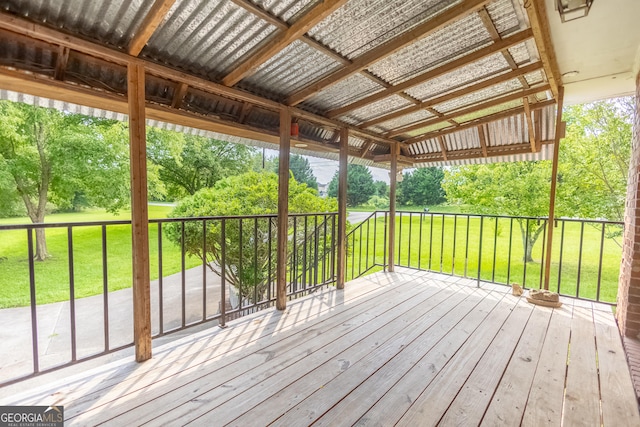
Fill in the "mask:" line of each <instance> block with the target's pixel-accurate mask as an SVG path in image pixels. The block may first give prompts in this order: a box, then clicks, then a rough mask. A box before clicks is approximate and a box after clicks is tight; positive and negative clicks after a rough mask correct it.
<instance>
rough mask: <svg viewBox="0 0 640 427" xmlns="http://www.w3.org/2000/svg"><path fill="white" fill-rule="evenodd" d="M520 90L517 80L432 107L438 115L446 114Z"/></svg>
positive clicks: (520, 85) (520, 84) (520, 86)
mask: <svg viewBox="0 0 640 427" xmlns="http://www.w3.org/2000/svg"><path fill="white" fill-rule="evenodd" d="M521 89H522V83H520V80H518V79H512V80H508V81H506V82H503V83H499V84H497V85H495V86H492V87H489V88H486V89H482V90H479V91H476V92H472V93H470V94H468V95H464V96H461V97H459V98H454V99H452V100H451V101H446V102H443V103H441V104H437V105H434V106H433V108H434V109H435V110H437V111H439V112H440V113H448V112H450V111H454V110H457V109H459V108H463V107H468V106H470V105H473V104H477V103H480V102H482V101H484V100H486V99H488V98H491V97H492V96H493V97H495V96H498V95H505V94H508V93H511V92H514V91H517V90H521Z"/></svg>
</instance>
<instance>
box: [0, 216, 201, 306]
mask: <svg viewBox="0 0 640 427" xmlns="http://www.w3.org/2000/svg"><path fill="white" fill-rule="evenodd" d="M171 209H172V207H170V206H149V217H150V218H166V216H167V214H168V213H169V212H170V211H171ZM130 215H131V213H130V212H128V211H122V212H121V213H120V215H118V216H114V215H112V214H109V213H108V212H105V211H104V210H89V211H86V212H81V213H64V214H53V215H49V216H47V218H46V222H48V223H59V222H90V221H104V220H128V219H130ZM24 223H28V219H27V218H10V219H1V220H0V224H24ZM106 229H107V266H108V269H107V270H108V277H107V278H108V282H107V285H108V289H109V291H114V290H118V289H123V288H127V287H130V286H131V268H132V267H131V226H129V225H109V226H107V227H106ZM46 236H47V246H48V251H49V253H50V254H51V258H50V259H48V260H47V261H46V262H36V263H35V280H36V301H37V303H38V304H46V303H50V302H56V301H64V300H68V299H69V254H68V245H67V229H66V228H55V229H47V232H46ZM101 236H102V230H101V227H93V226H92V227H89V226H81V227H74V228H73V248H74V250H73V261H74V279H75V294H76V297H77V298H81V297H86V296H90V295H96V294H99V293H101V292H102V289H103V280H102V241H101ZM26 242H27V237H26V232H25V231H24V230H0V259H1V260H0V308H6V307H16V306H24V305H28V304H29V301H30V299H29V263H28V257H27V243H26ZM149 243H150V259H151V270H150V273H151V279H152V280H153V279H157V278H158V256H157V253H158V232H157V225H155V224H152V225H151V226H150V228H149ZM162 243H163V248H162V253H163V265H162V267H163V275H169V274H172V273H176V272H178V271H180V268H181V251H180V248H179V247H177V246H176V245H173V244H172V243H171V242H169V240H168V239H166V238H165V239H163V241H162ZM186 261H187V267H193V266H195V265H198V264H199V262H198V260H196V259H194V258H187V260H186Z"/></svg>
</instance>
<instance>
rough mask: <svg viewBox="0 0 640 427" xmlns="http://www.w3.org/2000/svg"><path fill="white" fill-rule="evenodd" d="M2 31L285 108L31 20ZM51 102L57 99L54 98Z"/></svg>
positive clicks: (309, 116)
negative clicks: (139, 66) (137, 65)
mask: <svg viewBox="0 0 640 427" xmlns="http://www.w3.org/2000/svg"><path fill="white" fill-rule="evenodd" d="M0 29H5V30H8V31H11V32H13V33H16V34H20V35H23V36H26V37H30V38H33V39H36V40H41V41H45V42H47V43H51V44H55V45H60V46H67V47H69V48H70V49H71V50H75V51H78V52H82V53H84V54H86V55H89V56H92V57H95V58H100V59H102V60H106V61H109V62H113V63H116V64H119V65H124V66H127V65H128V64H142V65H144V67H145V69H146V70H147V73H149V74H152V75H154V76H157V77H161V78H164V79H168V80H171V81H174V82H177V83H186V84H188V85H189V86H190V87H192V88H194V89H200V90H203V91H205V92H209V93H212V94H215V95H220V96H224V97H228V98H231V99H235V100H238V101H247V102H251V103H252V104H254V105H256V106H260V107H263V108H266V109H269V110H272V111H280V109H281V108H282V107H284V105H283V104H280V103H278V102H276V101H272V100H270V99H266V98H263V97H261V96H258V95H254V94H251V93H249V92H245V91H243V90H240V89H236V88H231V87H227V86H224V85H221V84H218V83H214V82H211V81H209V80H205V79H202V78H199V77H196V76H193V75H191V74H187V73H184V72H182V71H178V70H175V69H172V68H169V67H166V66H164V65H160V64H156V63H154V62H150V61H147V60H144V59H141V58H136V57H133V56H131V55H128V54H126V53H124V52H121V51H119V50H116V49H112V48H109V47H106V46H103V45H100V44H97V43H94V42H90V41H87V40H84V39H82V38H79V37H75V36H71V35H68V34H66V33H62V32H60V31H58V30H54V29H51V28H49V27H46V26H44V25H40V24H34V23H33V22H31V21H28V20H26V19H24V18H20V17H17V16H14V15H10V14H8V13H4V12H0ZM52 99H57V98H56V97H55V96H54V97H53V98H52ZM72 102H73V101H72ZM97 108H100V107H97ZM103 108H106V107H103ZM290 111H291V114H292V115H293V116H295V117H298V118H301V119H304V120H308V121H310V122H312V123H317V124H321V125H326V126H330V127H332V128H334V129H340V128H342V127H347V128H349V131H350V132H351V134H353V135H358V136H361V137H364V138H365V139H373V140H375V141H377V142H380V143H382V144H386V145H390V144H395V142H396V141H395V140H392V139H389V138H385V137H383V136H381V135H379V134H376V133H374V132H369V131H367V130H364V129H359V128H357V127H355V126H352V125H349V124H346V123H343V122H340V121H337V120H332V119H329V118H327V117H324V116H320V115H317V114H313V113H310V112H308V111H305V110H301V109H298V108H292V109H290ZM125 114H126V112H125Z"/></svg>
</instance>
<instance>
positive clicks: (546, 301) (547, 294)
mask: <svg viewBox="0 0 640 427" xmlns="http://www.w3.org/2000/svg"><path fill="white" fill-rule="evenodd" d="M527 301H529V302H530V303H531V304H536V305H542V306H544V307H554V308H558V307H561V306H562V303H561V302H560V297H559V295H558V294H557V293H556V292H551V291H548V290H545V289H531V290H530V291H529V295H527Z"/></svg>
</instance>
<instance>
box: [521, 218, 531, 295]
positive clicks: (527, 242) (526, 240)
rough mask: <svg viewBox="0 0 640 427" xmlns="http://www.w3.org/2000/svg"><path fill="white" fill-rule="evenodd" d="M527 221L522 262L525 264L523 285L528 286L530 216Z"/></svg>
mask: <svg viewBox="0 0 640 427" xmlns="http://www.w3.org/2000/svg"><path fill="white" fill-rule="evenodd" d="M525 221H526V222H527V226H526V227H525V235H524V256H523V257H522V264H523V265H524V267H523V269H522V286H523V287H526V286H527V251H528V249H529V218H527V219H526V220H525Z"/></svg>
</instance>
